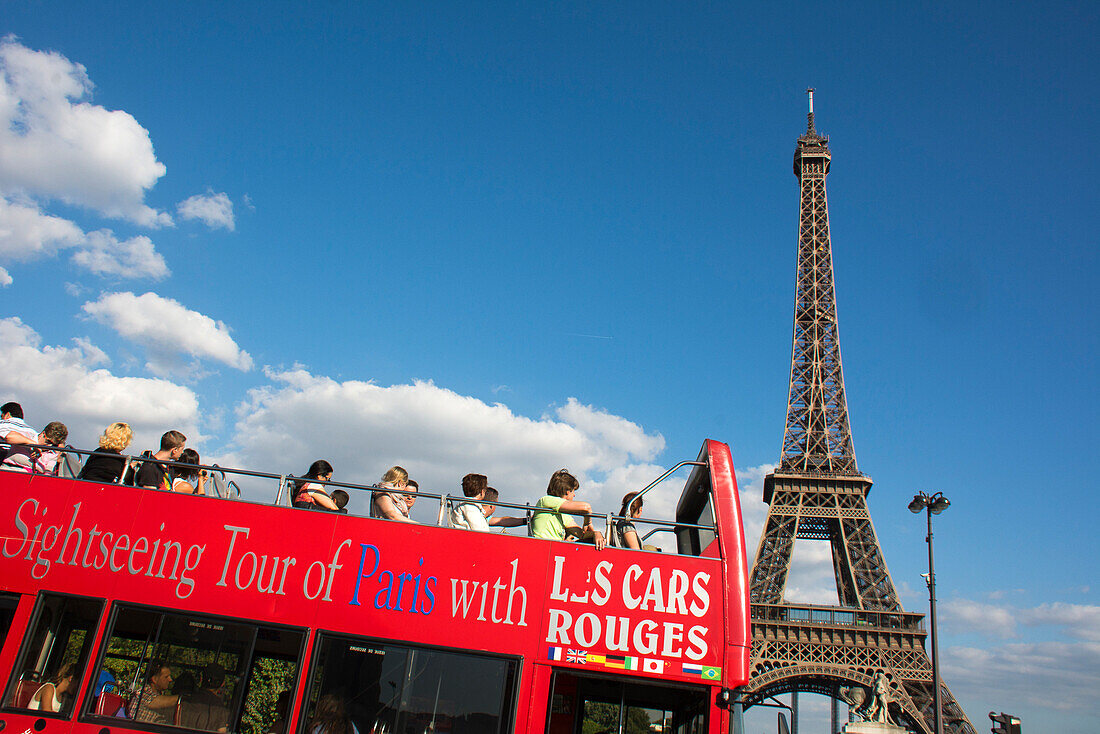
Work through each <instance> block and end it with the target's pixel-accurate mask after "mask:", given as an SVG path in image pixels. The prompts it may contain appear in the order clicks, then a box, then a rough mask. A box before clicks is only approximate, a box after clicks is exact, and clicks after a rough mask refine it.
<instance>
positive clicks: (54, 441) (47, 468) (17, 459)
mask: <svg viewBox="0 0 1100 734" xmlns="http://www.w3.org/2000/svg"><path fill="white" fill-rule="evenodd" d="M68 437H69V429H68V428H66V427H65V424H64V423H60V422H58V421H51V422H49V423H47V424H46V427H45V428H43V429H42V432H41V433H39V434H38V439H37V440H36V441H34V443H37V444H39V445H40V446H56V447H58V448H64V447H65V439H66V438H68ZM59 458H61V452H60V451H54V450H52V449H32V448H26V447H25V446H22V445H16V446H13V447H12V450H11V451H10V452H9V453H8V455H7V456H6V457H5V458H4V464H3V466H2V468H3V469H4V471H21V472H30V471H32V470H33V471H34V473H36V474H57V470H58V468H59V465H58V463H57V460H58V459H59Z"/></svg>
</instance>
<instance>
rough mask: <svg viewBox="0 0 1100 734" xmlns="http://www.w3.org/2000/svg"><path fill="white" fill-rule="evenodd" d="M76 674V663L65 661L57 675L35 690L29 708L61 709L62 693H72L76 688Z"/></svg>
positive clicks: (37, 709)
mask: <svg viewBox="0 0 1100 734" xmlns="http://www.w3.org/2000/svg"><path fill="white" fill-rule="evenodd" d="M75 674H76V665H75V664H74V663H65V664H64V665H62V666H61V670H59V671H57V675H55V676H54V677H53V678H51V679H50V681H49V682H48V683H45V684H43V685H42V687H41V688H39V689H38V690H37V691H35V692H34V695H33V696H31V700H30V703H28V704H27V708H29V709H31V710H32V711H51V712H54V713H56V712H58V711H60V710H61V695H62V694H68V695H72V694H71V693H69V692H70V691H72V690H75V685H74V683H73V679H74V677H75Z"/></svg>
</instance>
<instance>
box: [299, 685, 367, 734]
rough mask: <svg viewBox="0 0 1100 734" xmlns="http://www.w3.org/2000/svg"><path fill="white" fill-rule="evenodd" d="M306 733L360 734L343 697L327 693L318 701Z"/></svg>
mask: <svg viewBox="0 0 1100 734" xmlns="http://www.w3.org/2000/svg"><path fill="white" fill-rule="evenodd" d="M306 731H307V733H308V734H359V729H358V728H357V727H356V726H355V722H354V721H352V720H351V717H350V716H348V712H347V708H345V706H344V699H343V697H341V696H338V695H336V694H334V693H326V694H325V695H323V696H321V699H320V700H319V701H317V708H315V709H314V710H313V718H312V719H310V720H309V724H308V726H307V728H306Z"/></svg>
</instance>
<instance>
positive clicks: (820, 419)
mask: <svg viewBox="0 0 1100 734" xmlns="http://www.w3.org/2000/svg"><path fill="white" fill-rule="evenodd" d="M807 91H808V92H809V95H810V113H809V115H808V117H807V126H806V133H805V134H804V135H802V136H801V137H799V138H798V142H797V147H796V148H795V154H794V173H795V176H797V177H798V180H799V184H800V189H801V204H800V211H799V228H798V265H797V279H796V294H795V307H794V337H793V346H792V349H791V378H790V388H789V393H788V401H787V423H786V430H785V432H784V435H783V451H782V455H781V457H780V463H779V466H778V467H777V468H776V470H775V471H774V472H772V473H771V474H769V475H768V476H767V477H765V479H764V501H765V502H766V503H768V517H767V520H766V521H765V523H764V532H763V534H762V536H761V538H760V545H759V547H758V548H757V551H756V558H755V560H754V562H753V569H752V575H751V577H750V582H749V593H750V598H751V606H752V632H753V646H752V655H751V660H750V679H749V683H748V685H747V686H745V688H743V689H742V696H741V700H742V701H743V702H744V704H745V706H746V707H751V706H752V705H754V704H756V703H760V702H762V701H764V700H765V699H767V698H768V697H770V696H774V695H777V694H782V693H793V692H800V691H801V692H810V693H819V694H823V695H826V696H830V697H832V698H833V699H840V700H844V695H843V694H844V691H843V690H842V689H844V688H854V687H856V686H860V687H863V688H868V689H869V688H870V687H871V685H872V682H873V679H874V677H875V675H876V674H877V673H879V672H882V673H884V674H885V675H886V676H887V679H888V681H889V683H890V687H891V690H892V693H893V703H892V704H891V705H890V713H891V716H892V718H893V720H894V721H895V722H897V723H898V724H900V725H902V726H906V727H908V728H909V729H910V731H913V732H916V733H917V734H935V732H934V725H933V720H934V717H933V706H934V704H933V695H932V694H933V684H932V664H931V661H930V659H929V657H928V655H927V653H926V652H925V637H926V631H925V629H924V615H923V614H918V613H912V612H906V611H905V610H903V609H902V607H901V604H900V603H899V601H898V597H897V592H896V591H895V589H894V582H893V580H892V579H891V578H890V572H889V570H888V569H887V567H886V560H885V558H883V555H882V549H881V547H880V546H879V543H878V537H877V536H876V535H875V527H874V524H873V523H872V522H871V514H870V512H869V510H868V508H867V495H868V494H869V493H870V491H871V485H872V481H871V478H870V477H868V476H866V475H864V474H862V473H860V471H859V468H858V467H857V465H856V455H855V449H854V448H853V444H852V431H851V427H850V426H849V422H848V401H847V398H846V396H845V393H844V370H843V366H842V364H841V358H840V336H839V330H838V327H837V310H836V293H835V291H834V286H833V258H832V243H831V240H830V236H829V208H828V202H827V199H826V194H825V177H826V176H827V175H828V173H829V166H830V164H831V162H832V154H831V153H830V151H829V139H828V137H825V136H822V135H819V134H818V133H817V131H816V130H815V128H814V112H813V90H807ZM798 540H818V541H826V542H828V543H829V547H830V548H831V550H832V558H833V572H834V576H835V578H836V591H837V600H838V604H837V606H822V605H810V604H792V603H789V602H788V601H787V600H786V599H785V591H786V587H787V575H788V572H789V571H790V565H791V554H792V551H793V549H794V544H795V542H796V541H798ZM941 701H942V711H943V717H942V718H943V722H944V731H946V732H953V733H955V734H976V731H975V729H974V727H973V725H972V724H971V723H970V721H969V719H967V717H966V714H965V713H964V712H963V711H962V709H961V708H960V707H959V705H958V704H957V703H956V701H955V698H954V696H953V695H952V694H951V691H950V690H948V688H947V686H946V685H942V684H941Z"/></svg>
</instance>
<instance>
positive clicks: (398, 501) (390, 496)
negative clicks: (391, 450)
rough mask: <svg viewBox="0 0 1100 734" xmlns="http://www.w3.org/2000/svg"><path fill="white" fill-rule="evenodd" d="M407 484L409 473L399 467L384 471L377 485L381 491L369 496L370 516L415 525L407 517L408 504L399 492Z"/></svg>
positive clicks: (403, 495)
mask: <svg viewBox="0 0 1100 734" xmlns="http://www.w3.org/2000/svg"><path fill="white" fill-rule="evenodd" d="M408 484H409V473H408V472H407V471H405V470H404V469H402V468H401V467H399V466H393V467H390V468H389V469H388V470H386V473H385V474H383V475H382V481H381V482H379V483H378V486H379V487H380V488H381V489H382V490H383V491H381V492H374V493H373V494H372V495H371V503H370V516H371V517H382V518H385V519H387V520H397V521H398V522H411V523H415V522H416V520H413V519H412V518H410V517H409V504H408V502H407V501H406V500H405V493H404V492H402V491H401V490H403V489H405V488H406V487H407V486H408ZM385 490H392V491H385Z"/></svg>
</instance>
